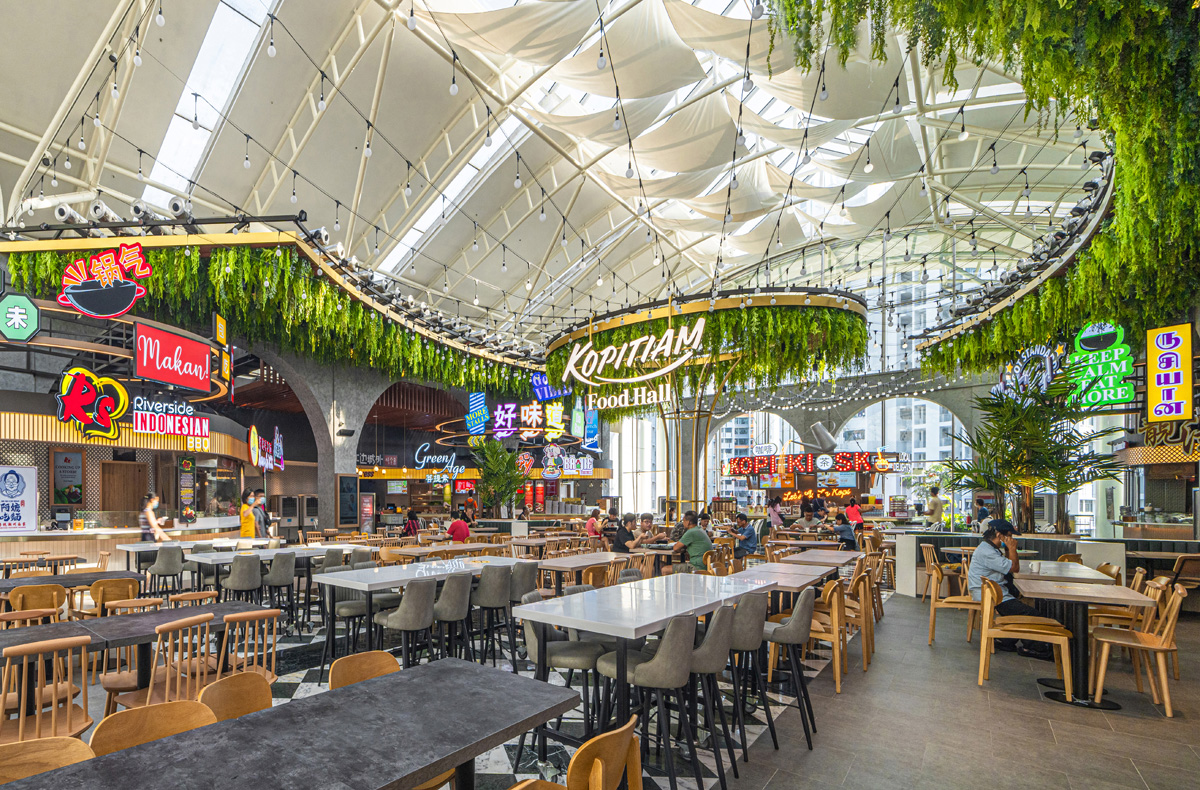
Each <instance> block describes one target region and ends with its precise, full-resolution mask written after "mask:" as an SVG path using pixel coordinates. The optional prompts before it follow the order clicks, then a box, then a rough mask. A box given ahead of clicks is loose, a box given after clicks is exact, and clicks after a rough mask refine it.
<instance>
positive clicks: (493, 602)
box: [471, 565, 517, 672]
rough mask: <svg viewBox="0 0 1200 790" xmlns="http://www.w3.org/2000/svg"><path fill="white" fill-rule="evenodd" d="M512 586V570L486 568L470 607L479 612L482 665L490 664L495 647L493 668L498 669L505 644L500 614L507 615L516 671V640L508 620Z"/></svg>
mask: <svg viewBox="0 0 1200 790" xmlns="http://www.w3.org/2000/svg"><path fill="white" fill-rule="evenodd" d="M511 584H512V569H511V568H509V567H508V566H505V565H487V566H484V569H483V573H481V574H480V576H479V586H478V587H476V588H475V591H474V592H473V593H471V605H472V606H474V607H476V608H478V609H479V663H481V664H486V663H487V649H488V647H491V648H492V666H496V656H497V652H499V653H500V654H501V656H502V655H503V652H504V644H503V642H502V640H501V639H500V637H499V636H497V634H496V629H497V628H499V627H500V623H499V622H497V618H498V616H499V613H504V615H505V617H504V625H505V626H506V627H507V628H508V644H509V646H510V647H511V648H512V649H513V667H512V671H513V672H516V671H517V656H516V638H515V635H514V633H513V622H512V618H511V617H508V616H507V614H508V604H509V599H508V595H509V592H508V591H509V587H510V586H511Z"/></svg>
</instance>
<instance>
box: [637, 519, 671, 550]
mask: <svg viewBox="0 0 1200 790" xmlns="http://www.w3.org/2000/svg"><path fill="white" fill-rule="evenodd" d="M638 533H642V534H644V535H653V536H655V537H662V538H663V539H664V540H665V539H666V536H665V535H660V534H659V532H658V530H656V529H655V528H654V514H653V513H643V514H642V521H641V524H639V525H638V528H637V529H636V530H634V534H635V535H636V534H638ZM645 542H646V543H653V542H654V541H653V540H650V539H649V538H647V539H646V541H645Z"/></svg>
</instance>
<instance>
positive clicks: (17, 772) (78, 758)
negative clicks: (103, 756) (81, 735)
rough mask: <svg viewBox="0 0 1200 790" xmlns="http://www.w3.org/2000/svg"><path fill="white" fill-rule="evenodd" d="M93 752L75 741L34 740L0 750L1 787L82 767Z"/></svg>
mask: <svg viewBox="0 0 1200 790" xmlns="http://www.w3.org/2000/svg"><path fill="white" fill-rule="evenodd" d="M95 756H96V754H95V752H93V751H92V748H91V747H90V746H88V745H87V744H86V743H84V742H83V741H81V740H79V739H78V738H67V737H61V736H60V737H57V738H37V739H35V740H32V741H14V742H12V743H6V744H4V745H3V746H0V784H5V783H7V782H15V781H17V780H18V779H25V778H26V777H29V776H36V775H38V774H40V773H45V772H46V771H53V770H54V769H56V768H66V767H67V766H68V765H74V764H75V763H81V762H83V761H84V760H90V759H92V758H93V757H95Z"/></svg>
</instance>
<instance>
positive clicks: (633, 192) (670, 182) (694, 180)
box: [592, 167, 725, 200]
mask: <svg viewBox="0 0 1200 790" xmlns="http://www.w3.org/2000/svg"><path fill="white" fill-rule="evenodd" d="M723 172H725V168H723V167H714V168H711V169H709V170H700V171H698V172H695V173H680V174H679V175H674V176H668V177H666V178H647V179H643V180H642V181H641V182H639V181H638V180H637V179H636V178H626V177H625V176H617V175H613V174H611V173H608V172H606V171H604V170H601V169H600V168H595V169H594V170H592V174H593V175H595V176H596V178H597V179H598V180H599V181H600V182H601V183H603V184H604V185H605V186H607V187H608V188H609V189H611V190H612V191H613V192H616V193H617V194H618V195H620V196H622V197H641V196H642V194H643V191H644V193H645V195H646V197H647V198H649V199H651V200H654V199H658V198H690V197H695V196H697V195H700V194H703V193H704V191H705V190H706V189H708V188H709V187H710V186H712V183H713V182H714V181H716V180H717V177H718V176H720V175H721V173H723Z"/></svg>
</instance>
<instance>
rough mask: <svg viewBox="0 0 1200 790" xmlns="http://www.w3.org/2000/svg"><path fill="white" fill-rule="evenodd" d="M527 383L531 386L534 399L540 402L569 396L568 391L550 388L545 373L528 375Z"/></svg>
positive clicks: (569, 392)
mask: <svg viewBox="0 0 1200 790" xmlns="http://www.w3.org/2000/svg"><path fill="white" fill-rule="evenodd" d="M529 383H530V384H532V385H533V395H534V397H535V398H537V399H538V400H540V401H548V400H554V399H555V398H562V397H566V396H567V395H570V394H571V391H570V390H566V389H559V388H558V387H554V386H552V385H551V384H550V381H549V380H548V379H547V378H546V374H545V373H530V374H529Z"/></svg>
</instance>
